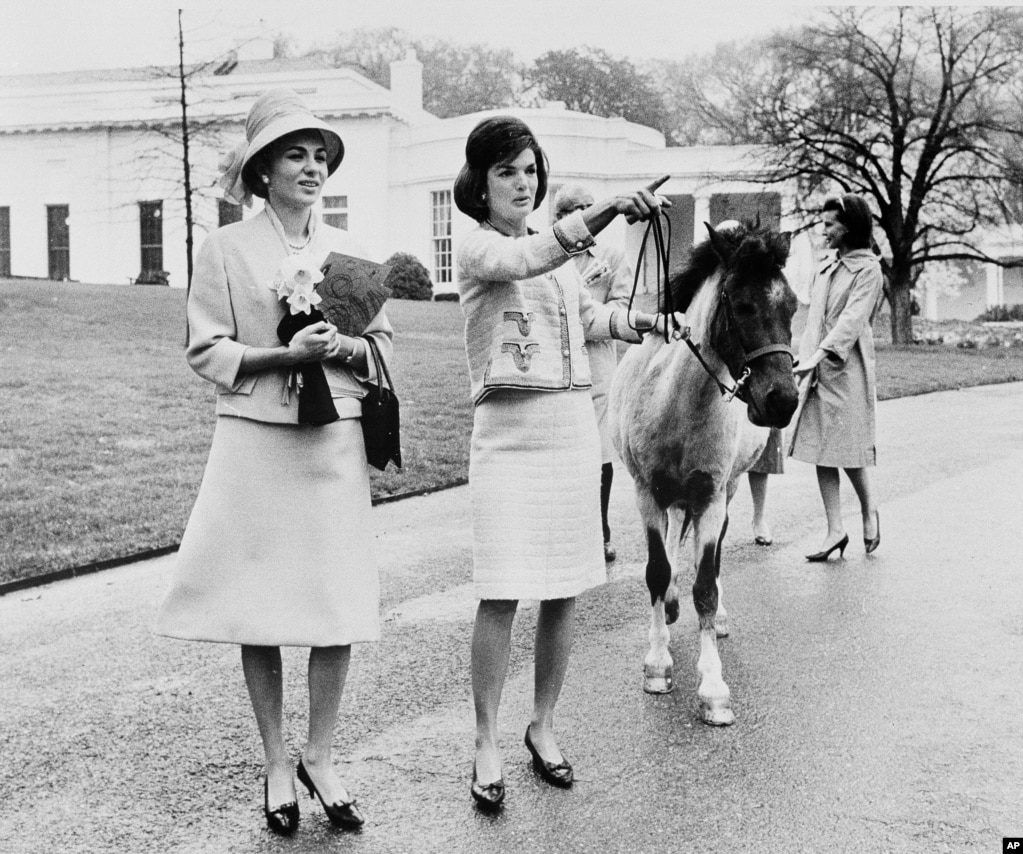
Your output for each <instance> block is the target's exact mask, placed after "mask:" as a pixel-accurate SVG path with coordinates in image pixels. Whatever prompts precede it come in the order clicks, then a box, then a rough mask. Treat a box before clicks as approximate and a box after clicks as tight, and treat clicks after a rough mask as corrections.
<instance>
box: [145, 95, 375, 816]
mask: <svg viewBox="0 0 1023 854" xmlns="http://www.w3.org/2000/svg"><path fill="white" fill-rule="evenodd" d="M343 156H344V145H343V144H342V141H341V137H340V136H338V134H337V132H336V131H335V130H333V129H332V128H331V127H330V126H329V125H327V124H326V123H325V122H323V121H321V120H320V119H318V118H317V117H316V116H314V115H312V113H310V112H309V110H308V109H307V108H306V106H305V105H304V104H303V103H302V102H301V100H300V99H299V97H298V96H297V95H296V94H295V93H294V92H292V91H291V90H287V89H281V90H273V91H270V92H266V93H264V94H263V95H262V96H260V97H259V98H258V99H257V100H256V101H255V103H254V104H253V105H252V108H251V110H250V111H249V115H248V119H247V121H246V124H245V139H244V140H243V141H242V142H241V143H240V145H239V146H238V147H237V148H236V149H235V150H234V151H233V152H231V154H229V155H228V156H227V157H226V158H225V159H224V160H223V161H222V162H221V169H222V171H223V172H224V175H223V177H222V179H221V185H222V186H223V187H224V189H225V196H226V198H228V199H229V200H231V201H233V202H235V203H239V204H240V203H246V204H251V199H252V196H254V195H255V196H259V197H260V198H262V199H264V200H265V201H266V203H265V205H264V207H263V210H262V212H260V213H259V214H257V215H255V216H253V217H250V218H248V219H245V220H242V221H241V222H238V223H234V224H233V225H228V226H225V227H224V228H220V229H217V230H216V231H214V232H213V233H212V234H211V235H210V236H209V238H207V240H206V242H205V244H204V245H203V247H202V249H201V250H200V252H199V256H198V259H197V262H196V268H195V275H194V279H193V282H192V286H191V289H190V291H189V294H188V302H187V317H188V329H189V343H188V348H187V353H186V357H187V359H188V364H189V365H190V366H191V367H192V369H193V370H194V371H195V372H196V373H197V374H199V375H200V376H201V377H202V378H203V379H206V380H208V381H209V382H211V383H213V385H214V386H216V389H217V406H216V412H217V423H216V429H215V431H214V435H213V445H212V448H211V449H210V456H209V461H208V462H207V465H206V471H205V473H204V475H203V479H202V484H201V486H200V488H199V495H198V497H197V499H196V502H195V507H194V508H193V510H192V514H191V517H190V518H189V520H188V524H187V526H186V528H185V532H184V536H183V537H182V540H181V547H180V549H179V551H178V555H177V564H176V567H175V572H174V576H173V579H172V582H171V586H170V589H169V591H168V592H167V594H166V597H165V599H164V601H163V604H162V606H161V608H160V611H159V614H158V616H157V621H156V627H155V628H156V632H157V633H158V634H161V635H166V636H169V637H174V638H181V639H185V640H198V641H212V642H215V643H234V644H239V645H240V647H241V659H242V670H243V672H244V674H245V682H246V685H247V686H248V691H249V697H250V700H251V702H252V708H253V711H254V713H255V718H256V723H257V725H258V727H259V733H260V736H261V738H262V741H263V748H264V752H265V755H266V776H265V778H264V781H263V812H264V816H265V818H266V823H267V826H268V827H269V829H270V830H271V831H273V832H274V833H278V834H283V835H290V834H292V833H294V832H295V830H296V828H297V826H298V822H299V808H298V800H297V797H296V795H295V780H294V776H295V769H294V767H293V765H292V759H291V756H290V753H289V750H288V745H287V743H286V741H285V736H284V722H283V715H284V709H283V673H282V664H281V650H280V647H281V646H300V647H309V648H310V650H309V670H308V679H309V731H308V733H309V734H308V738H307V740H306V742H305V746H304V749H303V751H302V756H301V758H300V760H299V762H298V768H297V775H298V779H299V781H300V782H302V783H303V785H304V786H305V787H306V788H307V789H308V790H309V795H310V797H313V796H314V794H315V796H317V797H319V799H320V801H321V803H322V804H323V808H324V810H325V812H326V813H327V817H328V818H329V819H330V821H331V823H333V824H335V825H337V826H338V827H341V828H345V829H356V828H358V827H359V826H360V825H362V823H363V817H362V815H361V812H360V810H359V808H358V806H357V805H356V803H355V800H354V798H352V797H351V795H350V794H349V793H348V789H347V788H346V786H345V785H344V783H343V782H342V780H341V778H340V777H339V775H338V773H337V771H336V769H335V768H334V765H333V761H332V758H331V757H332V744H333V735H334V727H335V724H336V721H337V715H338V709H339V706H340V703H341V695H342V691H343V689H344V685H345V677H346V675H347V673H348V664H349V660H350V657H351V644H353V643H359V642H365V641H375V640H377V639H378V638H379V636H380V628H379V619H378V610H379V582H378V578H377V568H376V565H375V563H374V560H373V554H372V540H373V537H372V533H371V530H370V529H371V520H370V491H369V472H368V468H367V463H366V447H365V442H364V439H363V436H362V430H361V427H360V421H359V418H360V415H361V412H362V401H361V398H362V397H363V396H365V394H366V388H365V384H366V383H368V382H374V381H376V377H375V374H374V366H373V360H372V359H369V360H367V357H366V354H367V348H368V345H367V341H366V339H367V338H370V337H372V339H373V341H374V343H375V344H376V345H377V348H378V349H379V351H380V353H381V356H382V358H384V359H387V358H388V357H389V356H390V354H391V351H392V347H391V339H392V330H391V325H390V323H389V322H388V320H387V316H386V314H385V313H384V311H383V309H381V310H380V312H379V313H378V314H377V316H376V317H375V318H374V319H373V320H372V321H371V322H370V324H369V326H368V327H367V329H366V331H365V332H364V333H363V336H360V337H349V336H346V335H342V334H340V333H339V332H338V331H337V329H336V328H335V327H334V326H332V325H331V324H329V323H326V322H324V321H320V322H316V323H312V324H310V325H307V326H305V327H304V328H302V329H301V330H300V331H298V332H297V333H296V334H295V335H294V337H292V338H291V340H290V343H288V344H287V345H284V344H282V343H281V341H280V340H279V338H278V335H277V326H278V323H279V322H280V321H281V319H282V318H283V317H284V316H285V313H286V312H291V313H294V312H293V311H292V309H293V308H298V306H299V305H300V303H301V300H299V301H298V302H293V301H292V298H293V297H296V294H299V293H300V292H303V291H302V288H300V287H299V285H300V284H302V283H303V282H304V283H305V284H307V285H308V284H310V283H311V280H312V278H313V277H314V276H315V274H316V273H317V272H318V271H319V268H320V266H322V264H323V261H324V259H325V258H326V257H327V255H328V254H329V253H330V252H332V251H334V252H342V253H346V254H350V255H357V256H363V257H364V253H363V252H362V251H360V250H359V248H358V247H357V246H355V245H354V244H353V242H352V240H351V238H349V236H348V234H347V232H344V231H341V230H339V229H335V228H331V227H330V226H328V225H326V224H324V223H322V222H321V221H320V219H319V217H318V215H317V214H316V212H315V210H314V206H315V204H316V202H317V201H318V200H319V198H320V193H321V192H322V190H323V185H324V183H325V182H326V180H327V178H328V176H330V175H331V174H333V172H334V171H335V170H336V169H337V168H338V166H339V165H340V163H341V159H342V157H343ZM300 280H301V281H300ZM289 292H290V296H288V300H289V301H288V302H285V301H284V299H283V298H282V295H284V294H285V293H289ZM296 299H297V297H296ZM307 301H308V299H307ZM307 313H308V312H307ZM310 363H312V364H314V365H319V366H320V368H321V369H322V371H323V374H324V375H325V379H326V386H327V387H329V402H330V404H331V406H332V407H333V410H332V412H331V413H330V417H333V416H334V415H336V418H335V419H334V420H333V421H331V422H330V423H325V424H322V425H320V426H314V425H312V424H307V423H299V417H298V416H299V405H298V394H299V391H298V390H297V389H296V370H297V369H298V367H299V366H307V365H309V364H310ZM307 385H308V383H307ZM301 393H305V392H301Z"/></svg>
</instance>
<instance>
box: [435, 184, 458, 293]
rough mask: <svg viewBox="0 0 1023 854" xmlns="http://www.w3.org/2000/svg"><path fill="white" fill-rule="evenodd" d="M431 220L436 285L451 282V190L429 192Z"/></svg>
mask: <svg viewBox="0 0 1023 854" xmlns="http://www.w3.org/2000/svg"><path fill="white" fill-rule="evenodd" d="M430 208H431V210H432V213H433V215H432V222H433V280H434V282H436V283H437V284H438V285H440V284H444V283H446V282H451V281H452V279H453V276H452V263H451V191H450V190H433V191H432V192H431V193H430Z"/></svg>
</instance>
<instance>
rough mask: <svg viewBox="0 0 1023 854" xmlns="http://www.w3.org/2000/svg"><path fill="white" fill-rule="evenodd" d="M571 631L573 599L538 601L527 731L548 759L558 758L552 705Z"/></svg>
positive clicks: (565, 669) (562, 679) (562, 674)
mask: <svg viewBox="0 0 1023 854" xmlns="http://www.w3.org/2000/svg"><path fill="white" fill-rule="evenodd" d="M574 633H575V599H574V598H572V599H550V600H548V601H546V602H541V603H540V613H539V615H538V616H537V620H536V640H535V646H534V651H533V668H534V673H533V719H532V721H531V722H530V724H529V735H530V739H531V740H532V742H533V744H534V746H535V747H536V749H537V750H538V751H539V753H540V755H541V756H542V757H543V758H544V759H546V760H547V761H548V762H555V763H558V762H561V761H562V758H563V757H562V755H561V751H560V750H559V749H558V744H557V742H556V741H555V740H554V728H553V727H554V706H555V705H556V704H557V702H558V697H559V696H560V695H561V686H562V685H564V683H565V673H566V672H568V657H569V654H570V653H571V651H572V638H573V635H574Z"/></svg>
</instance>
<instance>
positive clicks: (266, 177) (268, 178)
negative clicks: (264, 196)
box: [263, 175, 270, 184]
mask: <svg viewBox="0 0 1023 854" xmlns="http://www.w3.org/2000/svg"><path fill="white" fill-rule="evenodd" d="M263 183H264V184H269V183H270V176H269V175H264V176H263Z"/></svg>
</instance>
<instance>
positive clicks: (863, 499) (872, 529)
mask: <svg viewBox="0 0 1023 854" xmlns="http://www.w3.org/2000/svg"><path fill="white" fill-rule="evenodd" d="M845 473H846V474H847V475H848V476H849V480H850V481H851V483H852V485H853V489H855V490H856V496H857V497H858V498H859V499H860V514H861V515H862V516H863V539H865V540H872V539H874V537H876V536H877V505H875V504H874V494H873V492H872V491H871V489H870V469H869V468H858V469H846V470H845Z"/></svg>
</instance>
